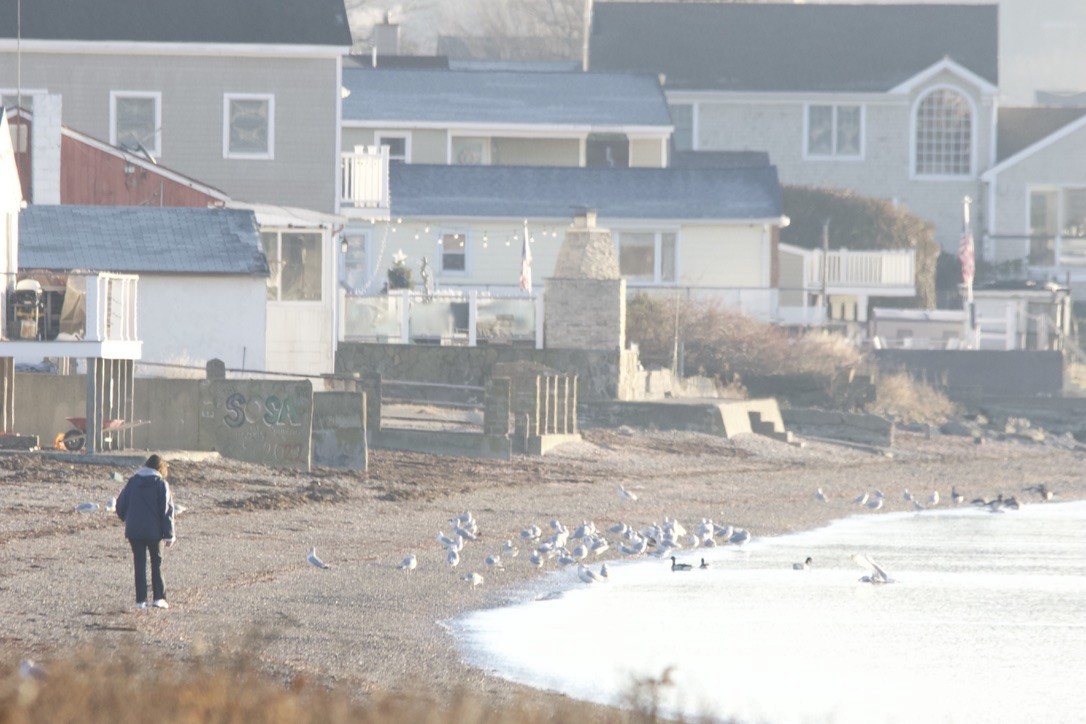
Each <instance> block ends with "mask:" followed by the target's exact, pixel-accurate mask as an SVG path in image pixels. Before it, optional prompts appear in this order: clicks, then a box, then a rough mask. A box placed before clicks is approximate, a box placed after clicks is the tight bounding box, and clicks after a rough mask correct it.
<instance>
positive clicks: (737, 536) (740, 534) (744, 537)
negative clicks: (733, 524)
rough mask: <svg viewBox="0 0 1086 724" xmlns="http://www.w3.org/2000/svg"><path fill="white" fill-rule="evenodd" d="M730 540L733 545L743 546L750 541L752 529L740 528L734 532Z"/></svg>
mask: <svg viewBox="0 0 1086 724" xmlns="http://www.w3.org/2000/svg"><path fill="white" fill-rule="evenodd" d="M728 542H729V543H731V544H732V545H737V546H741V545H743V544H744V543H749V542H750V531H749V530H746V529H744V528H740V529H738V530H737V531H735V532H734V533H732V537H731V538H729V539H728Z"/></svg>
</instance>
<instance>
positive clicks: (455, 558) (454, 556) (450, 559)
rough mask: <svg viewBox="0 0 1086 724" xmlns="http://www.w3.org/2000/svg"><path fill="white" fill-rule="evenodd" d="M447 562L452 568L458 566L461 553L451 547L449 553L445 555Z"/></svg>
mask: <svg viewBox="0 0 1086 724" xmlns="http://www.w3.org/2000/svg"><path fill="white" fill-rule="evenodd" d="M445 562H446V563H448V564H449V567H450V568H456V567H457V566H458V565H460V554H459V553H457V552H456V551H455V550H454V549H452V548H450V549H449V554H448V555H447V556H445Z"/></svg>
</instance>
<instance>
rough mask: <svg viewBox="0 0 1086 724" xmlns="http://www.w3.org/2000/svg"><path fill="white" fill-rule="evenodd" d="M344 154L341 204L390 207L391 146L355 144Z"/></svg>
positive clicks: (373, 207) (357, 206)
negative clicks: (389, 163)
mask: <svg viewBox="0 0 1086 724" xmlns="http://www.w3.org/2000/svg"><path fill="white" fill-rule="evenodd" d="M341 156H342V157H341V159H340V180H341V188H342V189H343V192H342V195H341V198H340V205H341V206H343V207H347V208H356V209H388V203H389V202H388V146H355V147H354V151H347V152H344V153H343V154H341Z"/></svg>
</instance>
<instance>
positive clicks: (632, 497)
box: [615, 483, 637, 500]
mask: <svg viewBox="0 0 1086 724" xmlns="http://www.w3.org/2000/svg"><path fill="white" fill-rule="evenodd" d="M615 490H617V491H618V494H619V496H620V497H621V498H622V499H623V500H637V496H636V495H635V494H633V493H631V492H630V491H629V490H626V488H624V487H622V484H621V483H620V484H618V485H616V486H615Z"/></svg>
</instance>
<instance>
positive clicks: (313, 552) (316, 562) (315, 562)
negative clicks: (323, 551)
mask: <svg viewBox="0 0 1086 724" xmlns="http://www.w3.org/2000/svg"><path fill="white" fill-rule="evenodd" d="M306 560H307V561H309V565H311V566H316V567H317V568H323V569H328V568H331V566H330V565H328V564H327V563H325V562H324V561H322V560H321V559H320V558H318V557H317V547H316V546H313V547H312V548H310V549H309V555H308V556H307V557H306Z"/></svg>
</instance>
